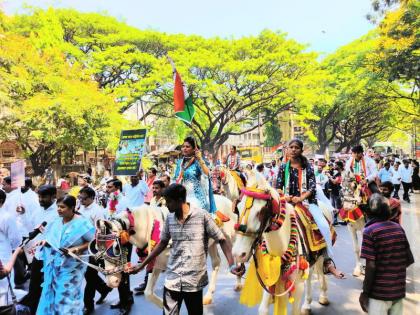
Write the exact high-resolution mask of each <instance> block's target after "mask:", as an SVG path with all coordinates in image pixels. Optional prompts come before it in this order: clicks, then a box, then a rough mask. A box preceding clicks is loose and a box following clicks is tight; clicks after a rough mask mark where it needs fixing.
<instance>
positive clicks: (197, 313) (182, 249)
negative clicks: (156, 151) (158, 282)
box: [127, 184, 244, 315]
mask: <svg viewBox="0 0 420 315" xmlns="http://www.w3.org/2000/svg"><path fill="white" fill-rule="evenodd" d="M163 195H164V197H165V200H166V205H167V207H168V209H169V211H170V214H169V215H168V218H167V219H166V221H165V226H164V227H163V230H162V234H161V238H160V243H159V244H158V245H157V246H156V248H155V249H154V250H153V251H152V253H151V254H150V255H149V256H148V257H147V258H146V259H145V260H144V262H143V263H142V264H141V265H139V266H135V267H131V268H130V269H128V270H127V272H131V273H136V272H139V271H140V270H142V269H143V268H144V267H145V266H147V264H148V263H150V262H151V261H152V260H153V259H154V258H155V257H156V256H158V255H159V254H160V253H161V252H162V251H163V250H165V249H166V247H167V246H168V243H169V240H170V239H172V248H171V254H170V257H169V261H168V269H167V272H166V273H167V276H166V280H165V285H164V291H163V314H165V315H169V314H171V315H178V314H180V309H181V304H182V302H183V301H185V304H186V307H187V311H188V314H189V315H202V314H203V288H204V287H205V286H206V285H207V283H208V276H207V263H206V261H207V252H208V239H209V238H213V239H214V240H215V241H217V242H218V243H219V244H220V246H221V248H222V250H223V253H224V254H225V256H226V258H227V261H228V263H229V265H230V271H231V272H232V273H233V274H236V275H242V274H243V272H244V270H243V269H242V268H241V267H238V266H236V265H235V264H234V261H233V257H232V247H231V244H230V242H229V241H228V240H227V239H226V238H225V237H224V236H223V233H222V231H221V230H220V229H219V227H218V226H217V225H216V223H215V222H214V220H213V219H212V218H211V216H210V214H209V213H208V212H207V211H205V210H203V209H200V208H196V207H194V206H192V205H190V204H189V203H187V202H186V198H187V191H186V189H185V187H183V186H182V185H179V184H172V185H170V186H169V187H168V188H166V190H165V191H164V193H163ZM191 248H194V251H191ZM185 255H190V256H191V257H190V259H188V263H183V262H185V259H186V256H185Z"/></svg>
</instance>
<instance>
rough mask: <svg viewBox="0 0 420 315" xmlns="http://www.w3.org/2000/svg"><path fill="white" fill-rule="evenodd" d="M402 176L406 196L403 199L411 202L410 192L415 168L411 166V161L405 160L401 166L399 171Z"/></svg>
mask: <svg viewBox="0 0 420 315" xmlns="http://www.w3.org/2000/svg"><path fill="white" fill-rule="evenodd" d="M398 171H399V172H400V175H401V184H402V185H403V189H404V194H403V199H404V200H405V201H407V202H408V203H409V202H410V196H409V195H408V192H409V190H410V188H411V183H412V182H413V177H412V176H413V168H412V167H411V166H410V161H409V160H403V165H401V166H400V167H399V169H398Z"/></svg>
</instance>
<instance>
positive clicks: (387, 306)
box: [368, 298, 403, 315]
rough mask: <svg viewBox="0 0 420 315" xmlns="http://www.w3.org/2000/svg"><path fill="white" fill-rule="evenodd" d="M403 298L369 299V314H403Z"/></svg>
mask: <svg viewBox="0 0 420 315" xmlns="http://www.w3.org/2000/svg"><path fill="white" fill-rule="evenodd" d="M402 314H403V299H399V300H396V301H381V300H376V299H372V298H370V299H369V306H368V315H402Z"/></svg>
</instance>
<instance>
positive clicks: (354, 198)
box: [339, 170, 369, 277]
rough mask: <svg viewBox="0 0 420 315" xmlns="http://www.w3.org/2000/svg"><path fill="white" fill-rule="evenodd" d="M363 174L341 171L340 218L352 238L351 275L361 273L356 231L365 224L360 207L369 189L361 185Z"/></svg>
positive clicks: (362, 205)
mask: <svg viewBox="0 0 420 315" xmlns="http://www.w3.org/2000/svg"><path fill="white" fill-rule="evenodd" d="M362 181H363V176H362V175H355V174H354V173H353V172H352V171H351V170H347V171H345V172H344V173H343V182H342V184H341V195H342V198H343V207H342V208H341V209H340V212H339V215H340V218H341V219H342V220H343V221H345V222H347V228H348V230H349V231H350V234H351V238H352V240H353V250H354V256H355V258H356V266H355V267H354V269H353V276H355V277H359V276H360V275H361V274H362V270H363V268H362V263H361V261H360V247H361V244H360V242H359V237H358V235H357V232H360V233H361V232H362V230H363V228H364V226H365V223H366V222H365V217H364V215H363V212H362V208H363V207H364V206H367V202H368V196H369V191H368V188H367V187H366V185H362Z"/></svg>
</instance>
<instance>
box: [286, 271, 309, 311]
mask: <svg viewBox="0 0 420 315" xmlns="http://www.w3.org/2000/svg"><path fill="white" fill-rule="evenodd" d="M304 289H305V282H304V281H303V280H301V279H297V280H296V282H295V292H293V297H294V298H295V301H294V302H293V304H292V315H299V314H301V308H300V302H301V301H302V296H303V291H304ZM286 303H287V299H286Z"/></svg>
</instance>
